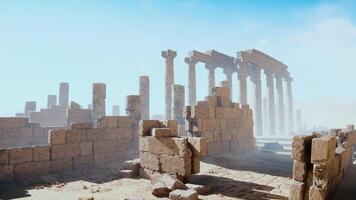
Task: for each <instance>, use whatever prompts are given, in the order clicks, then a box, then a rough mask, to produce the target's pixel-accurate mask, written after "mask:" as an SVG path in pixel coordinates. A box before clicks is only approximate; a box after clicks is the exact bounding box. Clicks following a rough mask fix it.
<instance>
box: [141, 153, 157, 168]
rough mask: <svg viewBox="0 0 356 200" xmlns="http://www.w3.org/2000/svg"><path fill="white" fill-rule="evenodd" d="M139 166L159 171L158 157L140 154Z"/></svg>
mask: <svg viewBox="0 0 356 200" xmlns="http://www.w3.org/2000/svg"><path fill="white" fill-rule="evenodd" d="M140 165H141V166H142V167H144V168H148V169H151V170H155V171H161V167H160V160H159V156H157V155H155V154H152V153H150V152H140Z"/></svg>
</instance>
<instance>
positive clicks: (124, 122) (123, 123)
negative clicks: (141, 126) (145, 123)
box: [117, 116, 137, 128]
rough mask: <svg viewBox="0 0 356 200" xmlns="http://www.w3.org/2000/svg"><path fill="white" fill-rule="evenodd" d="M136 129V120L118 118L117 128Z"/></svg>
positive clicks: (125, 117)
mask: <svg viewBox="0 0 356 200" xmlns="http://www.w3.org/2000/svg"><path fill="white" fill-rule="evenodd" d="M133 126H134V127H136V126H137V124H136V123H135V119H134V118H133V117H130V116H117V127H118V128H132V127H133Z"/></svg>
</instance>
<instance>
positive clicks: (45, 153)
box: [33, 146, 50, 161]
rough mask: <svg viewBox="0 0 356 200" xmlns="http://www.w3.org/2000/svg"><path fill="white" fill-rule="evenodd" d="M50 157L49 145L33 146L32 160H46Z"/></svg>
mask: <svg viewBox="0 0 356 200" xmlns="http://www.w3.org/2000/svg"><path fill="white" fill-rule="evenodd" d="M49 159H50V146H36V147H33V161H46V160H49Z"/></svg>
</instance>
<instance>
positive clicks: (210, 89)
mask: <svg viewBox="0 0 356 200" xmlns="http://www.w3.org/2000/svg"><path fill="white" fill-rule="evenodd" d="M205 68H206V69H207V70H208V81H209V83H208V94H209V95H212V93H213V88H214V87H215V67H213V66H211V65H209V64H206V65H205Z"/></svg>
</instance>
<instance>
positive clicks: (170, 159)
mask: <svg viewBox="0 0 356 200" xmlns="http://www.w3.org/2000/svg"><path fill="white" fill-rule="evenodd" d="M160 163H161V167H162V171H164V172H167V173H169V174H174V175H180V176H184V177H189V176H190V175H191V171H192V170H191V169H192V166H191V165H192V163H191V158H190V157H178V156H167V155H160Z"/></svg>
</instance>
